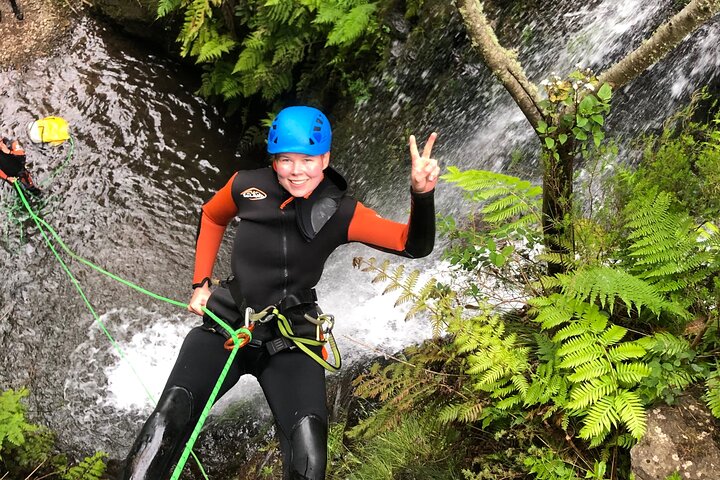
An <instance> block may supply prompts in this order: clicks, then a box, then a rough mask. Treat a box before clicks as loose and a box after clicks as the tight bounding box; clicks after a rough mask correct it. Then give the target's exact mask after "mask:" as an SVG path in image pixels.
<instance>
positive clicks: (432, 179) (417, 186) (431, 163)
mask: <svg viewBox="0 0 720 480" xmlns="http://www.w3.org/2000/svg"><path fill="white" fill-rule="evenodd" d="M436 138H437V133H435V132H433V133H431V134H430V137H429V138H428V140H427V143H425V148H423V153H422V156H421V155H420V152H418V147H417V143H416V142H415V135H410V158H411V159H412V171H411V173H410V184H411V185H412V190H413V192H415V193H426V192H429V191H431V190H432V189H433V188H435V185H436V184H437V181H438V177H439V176H440V167H439V166H438V163H437V160H435V159H434V158H430V155H431V153H432V148H433V145H434V144H435V139H436Z"/></svg>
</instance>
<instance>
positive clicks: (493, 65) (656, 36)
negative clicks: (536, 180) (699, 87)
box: [458, 0, 720, 274]
mask: <svg viewBox="0 0 720 480" xmlns="http://www.w3.org/2000/svg"><path fill="white" fill-rule="evenodd" d="M458 8H459V10H460V14H461V15H462V17H463V19H464V22H465V26H466V28H467V32H468V36H469V37H470V41H471V43H472V46H473V47H474V48H476V49H477V50H478V52H479V53H480V55H481V56H482V59H483V61H484V62H485V65H487V66H488V68H490V70H491V71H492V72H493V73H494V74H495V76H497V77H498V79H499V80H500V82H502V84H503V86H504V87H505V89H506V90H507V91H508V93H509V94H510V96H511V97H512V98H513V100H515V103H517V105H518V107H520V110H522V112H523V114H525V118H527V120H528V121H529V122H530V125H532V127H533V130H535V129H536V128H537V126H538V124H539V122H540V121H541V120H546V118H545V117H546V115H545V113H544V112H542V111H541V109H540V107H539V106H538V105H539V102H540V100H541V98H540V96H539V94H538V89H537V87H536V86H535V84H533V83H532V82H530V81H529V80H528V78H527V76H526V75H525V71H524V70H523V68H522V66H521V65H520V63H519V62H518V61H517V58H516V54H515V53H513V52H511V51H509V50H507V49H505V48H504V47H502V46H501V45H500V43H499V42H498V39H497V37H496V36H495V32H494V31H493V29H492V27H491V26H490V24H489V22H488V21H487V17H486V16H485V14H484V13H483V10H482V6H481V5H480V3H479V1H478V0H458ZM718 11H720V0H692V1H690V2H689V3H688V4H687V6H685V8H683V9H682V10H681V11H680V12H679V13H677V14H676V15H675V16H673V17H672V18H671V19H670V20H669V21H668V22H666V23H664V24H663V25H662V26H660V27H659V28H658V29H657V30H656V31H655V33H653V35H652V36H651V37H650V38H649V39H648V40H647V41H646V42H644V43H643V44H642V45H641V46H640V47H639V48H637V49H636V50H635V51H633V52H632V53H630V54H629V55H627V56H626V57H625V58H624V59H623V60H621V61H619V62H618V63H616V64H615V65H613V66H612V67H610V68H609V69H608V70H607V71H606V72H605V73H603V74H602V75H600V77H599V80H600V84H601V85H602V84H603V83H608V84H610V86H612V87H613V89H618V88H620V87H622V86H623V85H626V84H627V83H629V82H630V81H632V80H634V79H635V78H636V77H637V76H638V75H640V74H641V73H642V72H643V71H645V70H646V69H647V68H649V67H650V66H652V65H653V64H655V63H656V62H657V61H658V60H660V59H662V58H663V57H664V56H665V55H667V53H668V52H669V51H671V50H672V49H673V48H675V47H676V46H677V45H678V44H679V43H680V42H681V41H682V40H683V38H685V37H686V36H687V35H689V34H690V33H692V32H694V31H695V30H696V29H697V28H698V27H699V26H700V25H702V24H703V23H704V22H706V21H707V20H708V19H710V18H711V17H712V16H714V15H715V14H716V13H718ZM546 121H547V120H546ZM535 131H536V133H537V130H535ZM567 133H568V134H569V138H568V141H567V142H566V143H565V145H562V146H558V153H559V156H560V158H559V160H556V159H554V158H549V159H548V160H547V162H546V165H545V171H544V172H543V206H542V211H543V225H542V228H543V235H544V240H545V245H546V247H547V248H548V250H549V251H550V252H552V253H557V254H560V255H566V254H570V253H572V251H571V249H572V242H573V238H572V234H573V226H572V225H568V224H567V223H566V218H567V214H568V213H569V212H571V211H572V192H573V176H574V160H575V154H574V152H575V148H574V147H575V145H576V140H575V138H574V137H573V136H572V132H567ZM563 269H564V267H562V266H561V265H550V266H549V268H548V271H549V273H550V274H553V273H557V272H559V271H562V270H563Z"/></svg>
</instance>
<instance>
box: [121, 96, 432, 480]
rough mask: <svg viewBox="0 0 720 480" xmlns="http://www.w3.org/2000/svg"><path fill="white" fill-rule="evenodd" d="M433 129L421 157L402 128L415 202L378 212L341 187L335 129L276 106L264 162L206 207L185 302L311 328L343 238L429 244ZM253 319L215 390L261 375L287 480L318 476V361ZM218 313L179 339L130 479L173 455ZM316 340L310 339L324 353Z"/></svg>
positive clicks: (190, 419) (214, 353)
mask: <svg viewBox="0 0 720 480" xmlns="http://www.w3.org/2000/svg"><path fill="white" fill-rule="evenodd" d="M436 136H437V135H436V134H435V133H433V134H432V135H430V138H429V139H428V141H427V143H426V145H425V147H424V150H423V153H422V155H421V154H420V153H419V151H418V148H417V145H416V141H415V137H413V136H411V137H410V154H411V157H412V171H411V187H412V189H411V212H410V219H409V221H408V223H407V224H401V223H397V222H392V221H390V220H386V219H383V218H381V217H380V216H379V215H378V214H377V213H375V211H373V210H372V209H370V208H368V207H366V206H364V205H363V204H362V203H360V202H359V201H357V200H356V199H354V198H352V197H350V196H349V195H346V189H347V184H346V182H345V180H344V179H343V177H342V176H341V175H340V174H339V173H338V172H337V171H335V170H334V169H332V168H331V167H330V166H329V161H330V144H331V139H332V131H331V127H330V123H329V121H328V119H327V118H326V116H325V115H324V114H323V113H322V112H320V111H319V110H317V109H315V108H311V107H305V106H297V107H288V108H286V109H283V110H281V111H280V113H278V115H277V117H276V118H275V120H274V121H273V123H272V125H271V128H270V131H269V134H268V147H267V150H268V153H269V154H270V155H271V157H272V168H260V169H257V170H249V171H238V172H236V173H235V174H234V175H233V176H232V177H231V178H230V180H229V181H228V182H227V184H226V185H225V186H224V187H222V188H221V189H220V190H219V191H218V192H217V193H216V194H215V195H214V196H213V197H212V198H211V199H210V200H209V201H208V202H207V203H205V204H204V205H203V207H202V214H201V218H200V224H199V228H198V235H197V242H196V255H195V271H194V277H193V281H194V284H193V288H194V292H193V294H192V297H191V299H190V303H189V305H188V309H189V310H190V311H191V312H194V313H196V314H198V315H203V310H202V309H203V307H206V308H207V309H208V310H210V311H212V312H213V313H215V314H216V315H218V316H219V317H221V318H222V319H223V320H224V321H225V322H227V323H228V324H230V325H231V326H233V328H238V327H240V326H242V325H243V321H244V312H245V309H246V308H247V307H250V308H252V309H253V311H255V312H259V311H261V310H263V309H265V308H266V307H268V306H271V305H273V306H276V307H277V308H278V309H279V310H280V311H281V313H282V314H283V315H285V317H287V319H288V320H289V321H290V322H291V323H292V326H293V330H294V331H295V333H296V335H299V336H307V337H315V336H316V333H317V331H316V326H315V325H313V324H312V323H310V322H309V321H308V320H306V317H305V315H306V314H308V315H310V317H317V316H318V314H319V307H318V305H317V303H316V295H315V290H314V287H315V285H316V284H317V282H318V281H319V280H320V276H321V274H322V272H323V268H324V264H325V261H326V260H327V258H328V256H329V255H330V254H331V253H332V252H333V250H335V248H337V247H338V246H340V245H343V244H346V243H349V242H362V243H365V244H367V245H369V246H371V247H374V248H377V249H379V250H382V251H385V252H392V253H395V254H397V255H401V256H405V257H410V258H419V257H423V256H426V255H428V254H430V252H431V251H432V249H433V246H434V241H435V208H434V189H435V185H436V183H437V179H438V175H439V173H440V169H439V167H438V164H437V162H436V161H435V160H433V159H431V158H430V155H431V150H432V147H433V144H434V142H435V138H436ZM235 217H239V218H240V222H239V225H238V226H237V229H236V233H235V240H234V245H233V250H232V259H231V267H232V276H231V277H230V278H229V279H228V280H227V281H225V282H223V283H222V284H221V286H220V287H218V288H215V289H214V290H213V291H212V292H211V290H210V278H211V276H212V271H213V266H214V263H215V259H216V256H217V252H218V249H219V247H220V243H221V241H222V237H223V235H224V233H225V229H226V227H227V225H228V224H229V222H230V221H231V220H232V219H233V218H235ZM270 319H271V321H268V322H265V323H256V324H255V327H254V330H253V341H252V342H251V343H250V344H248V345H246V346H245V347H243V348H241V349H240V350H239V351H238V354H237V357H236V359H235V361H234V362H233V365H232V367H231V369H230V372H229V374H228V375H227V377H226V379H225V381H224V383H223V385H222V388H221V390H220V392H219V396H218V398H220V396H222V395H223V394H224V393H226V392H227V391H228V390H229V389H230V388H231V387H232V386H233V385H234V384H235V383H236V382H237V381H238V379H239V378H240V376H242V375H244V374H247V373H249V374H252V375H254V376H255V377H257V379H258V381H259V383H260V386H261V387H262V390H263V392H264V394H265V397H266V399H267V402H268V404H269V406H270V409H271V411H272V413H273V416H274V418H275V422H276V427H277V434H278V437H279V440H280V446H281V450H282V453H283V478H284V479H286V480H296V479H308V480H321V479H324V478H325V468H326V462H327V430H328V410H327V406H326V389H325V371H324V369H323V366H321V365H320V363H318V362H317V361H316V360H315V359H313V358H312V357H311V356H310V355H308V354H307V353H305V352H303V351H302V350H300V349H298V348H296V346H295V345H293V343H292V342H290V341H287V339H286V338H284V337H283V336H282V335H281V333H280V332H279V329H278V325H277V322H276V321H274V320H273V319H272V318H270ZM225 342H226V335H223V329H222V328H218V326H217V325H216V324H215V322H214V321H213V320H212V319H210V318H208V316H207V315H204V317H203V325H202V326H198V327H196V328H193V329H192V330H191V331H190V332H189V333H188V335H187V336H186V338H185V341H184V343H183V345H182V347H181V349H180V353H179V354H178V358H177V360H176V363H175V366H174V367H173V370H172V372H171V373H170V377H169V378H168V381H167V384H166V385H165V388H164V391H163V393H162V395H161V397H160V400H159V401H158V404H157V406H156V408H155V410H154V411H153V413H152V414H151V415H150V417H149V419H148V420H147V421H146V423H145V424H144V426H143V427H142V429H141V431H140V434H139V435H138V437H137V439H136V440H135V443H134V445H133V446H132V448H131V450H130V453H129V455H128V457H127V461H126V470H125V476H124V478H125V479H126V480H129V479H132V480H161V479H164V478H167V477H168V475H169V473H170V468H171V467H172V465H173V464H174V463H175V462H176V461H177V460H178V457H179V456H180V454H181V453H182V450H183V448H184V445H185V443H186V442H187V439H188V437H189V435H190V433H191V431H192V429H193V428H194V426H195V424H196V422H197V420H198V418H199V416H200V414H201V411H202V409H203V407H204V406H205V403H206V402H207V400H208V398H209V397H210V395H211V390H212V388H213V386H214V384H215V382H216V380H217V379H218V378H219V376H220V372H221V371H222V369H223V367H224V365H225V362H226V361H227V359H228V355H229V351H228V350H226V349H225V348H223V345H224V344H225ZM320 350H321V347H314V353H315V355H318V356H319V355H320V354H321V352H320Z"/></svg>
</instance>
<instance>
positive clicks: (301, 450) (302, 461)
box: [285, 415, 327, 480]
mask: <svg viewBox="0 0 720 480" xmlns="http://www.w3.org/2000/svg"><path fill="white" fill-rule="evenodd" d="M290 448H291V451H290V468H289V471H288V472H287V474H286V475H285V479H286V480H325V467H326V465H327V425H325V422H323V421H322V419H320V417H318V416H316V415H308V416H306V417H303V418H301V419H300V420H299V421H298V422H297V423H296V424H295V426H294V427H293V430H292V434H291V435H290Z"/></svg>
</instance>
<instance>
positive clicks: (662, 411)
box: [630, 395, 720, 480]
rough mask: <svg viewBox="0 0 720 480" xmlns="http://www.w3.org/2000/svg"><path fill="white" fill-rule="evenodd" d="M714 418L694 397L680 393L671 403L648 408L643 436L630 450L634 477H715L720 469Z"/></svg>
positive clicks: (659, 479)
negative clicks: (675, 400)
mask: <svg viewBox="0 0 720 480" xmlns="http://www.w3.org/2000/svg"><path fill="white" fill-rule="evenodd" d="M718 432H719V430H718V422H717V420H716V419H715V418H714V417H713V415H712V413H710V411H709V410H708V409H707V407H706V406H705V405H704V404H703V403H702V402H701V401H700V400H698V399H696V398H694V397H692V396H690V395H684V396H683V397H682V398H681V399H680V400H679V402H678V404H677V405H674V406H667V405H663V406H659V407H656V408H653V409H652V410H650V411H649V412H648V422H647V433H646V435H645V438H643V440H642V441H641V442H640V443H639V444H637V445H636V446H635V447H633V449H632V450H631V452H630V455H631V458H632V471H633V473H634V474H635V476H636V478H637V480H656V479H657V480H663V479H665V478H667V477H668V476H670V475H672V474H673V473H675V472H678V473H679V474H680V477H681V478H688V479H717V478H719V475H720V474H719V473H718V472H720V448H719V447H718V442H717V440H718Z"/></svg>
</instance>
